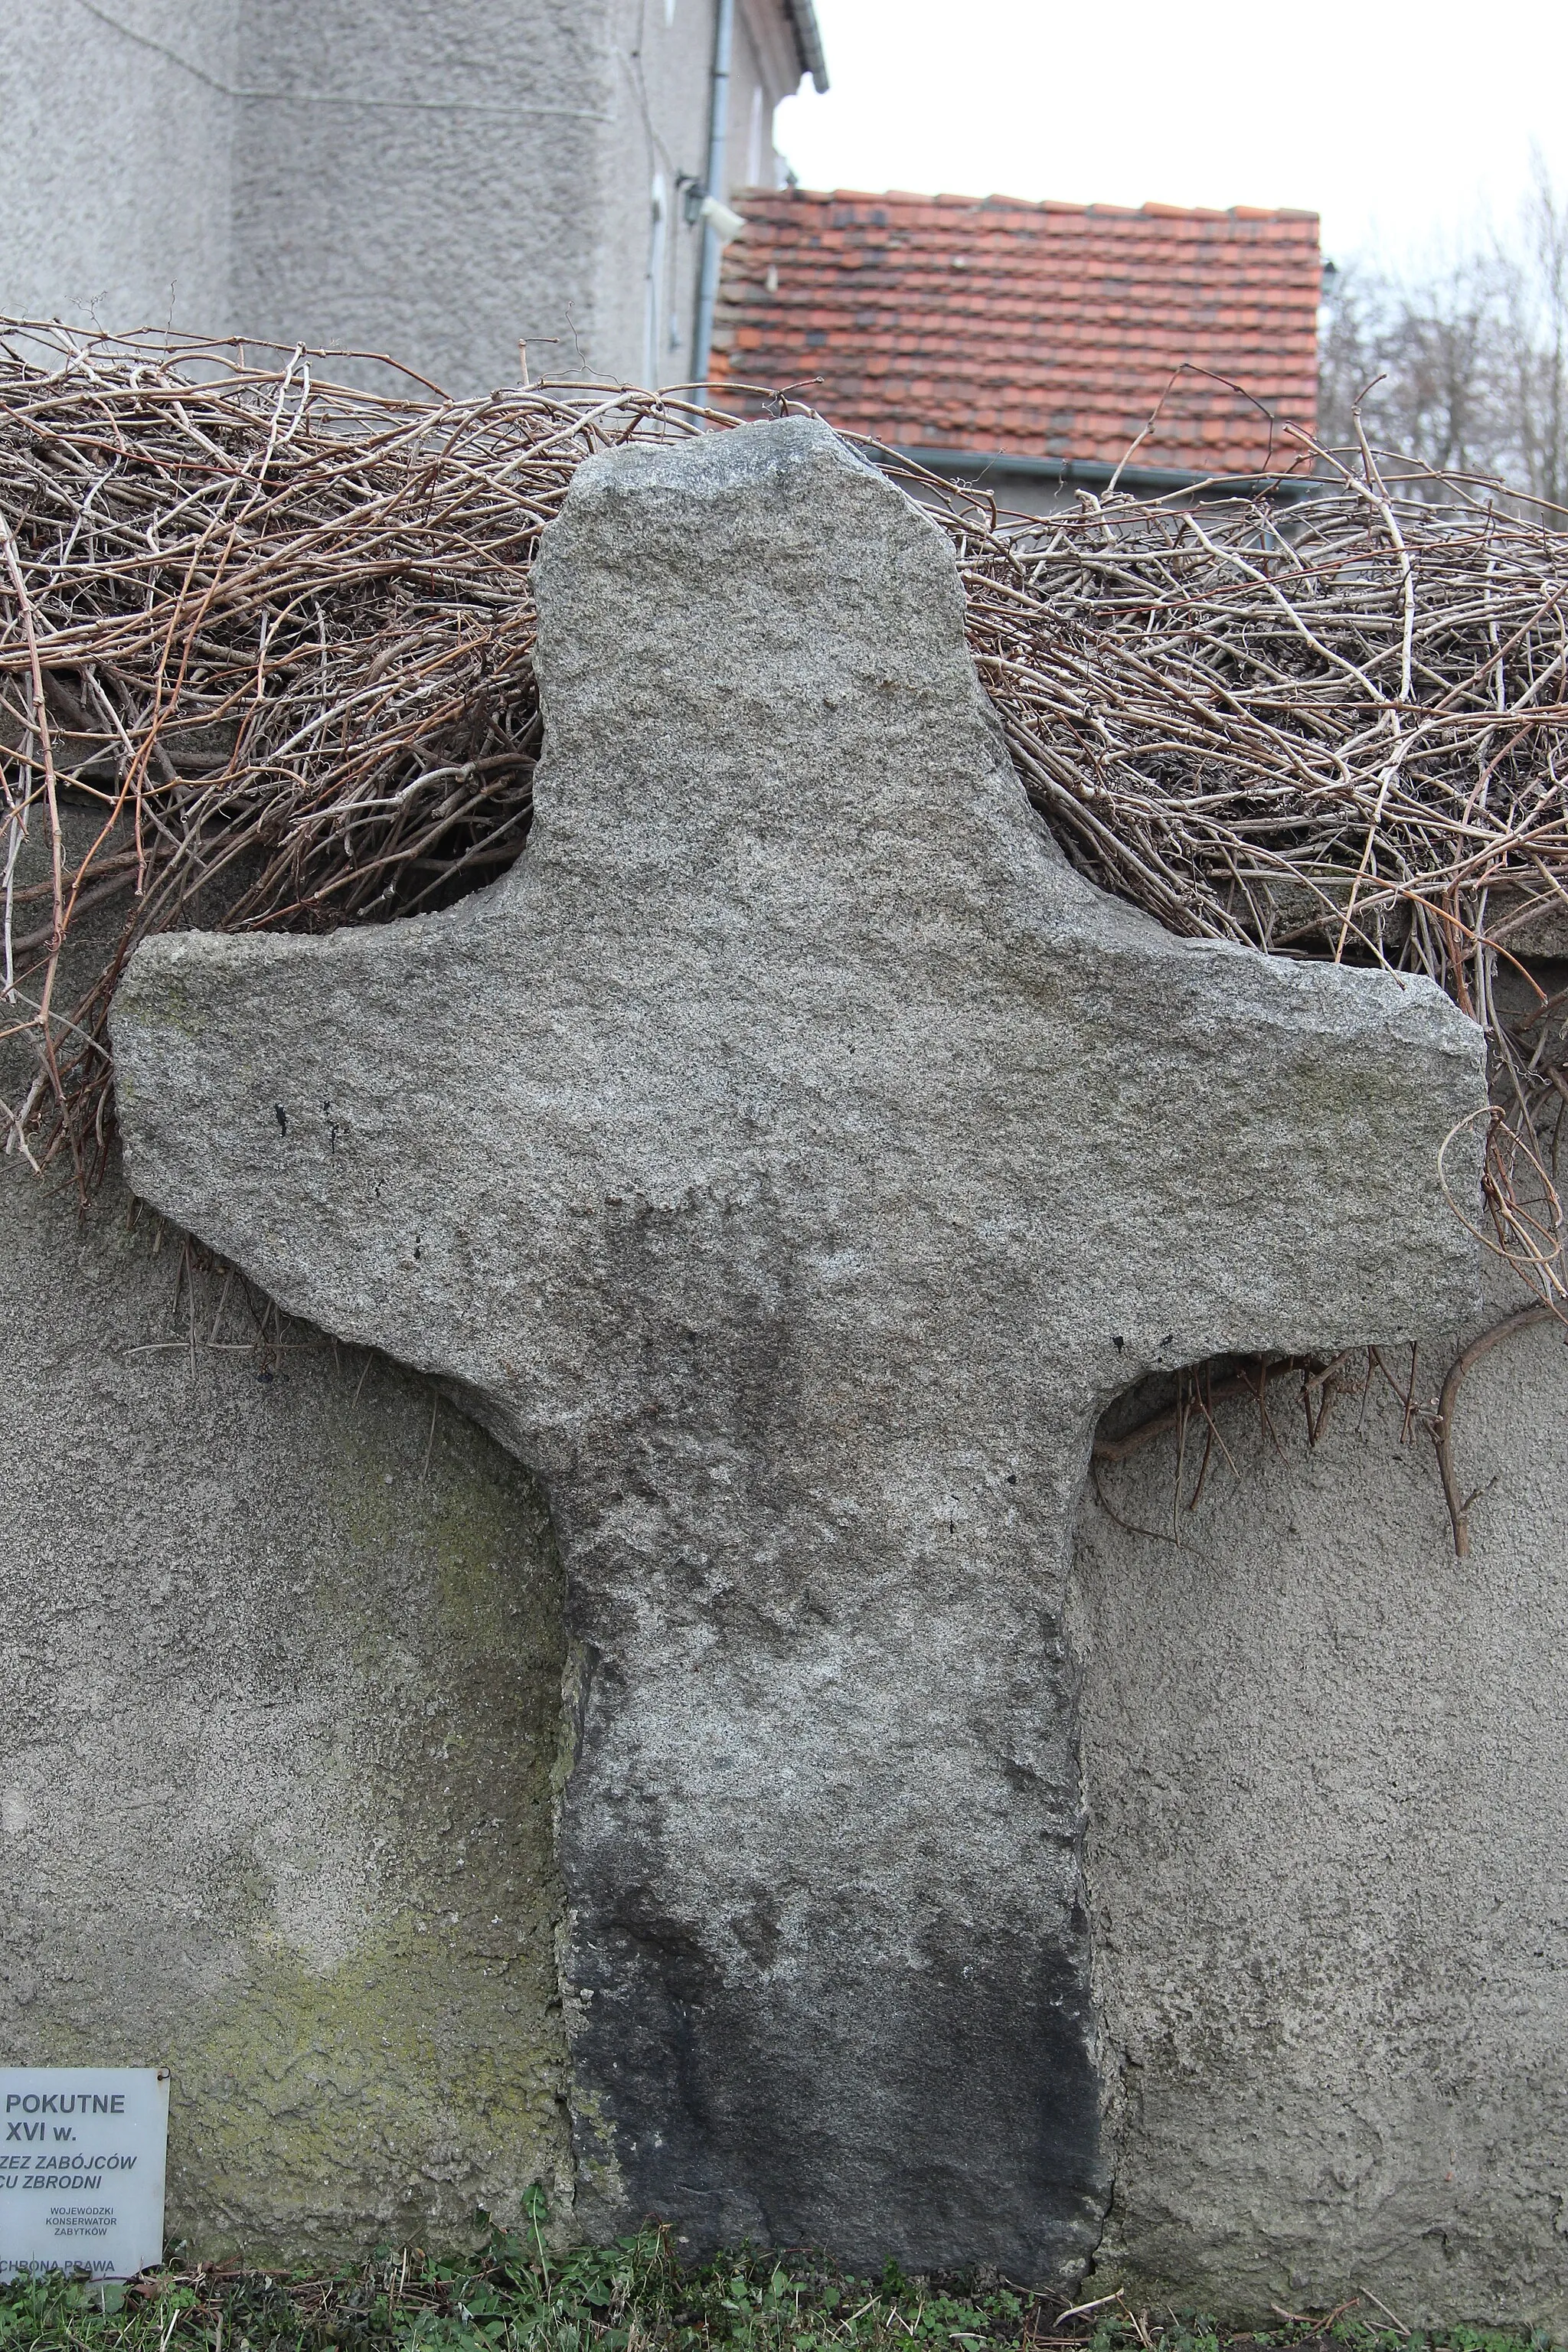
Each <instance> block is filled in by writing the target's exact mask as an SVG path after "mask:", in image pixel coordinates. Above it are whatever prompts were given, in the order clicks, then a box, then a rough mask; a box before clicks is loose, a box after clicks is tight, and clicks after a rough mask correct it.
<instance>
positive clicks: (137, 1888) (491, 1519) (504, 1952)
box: [0, 1161, 568, 2260]
mask: <svg viewBox="0 0 1568 2352" xmlns="http://www.w3.org/2000/svg"><path fill="white" fill-rule="evenodd" d="M181 1268H182V1251H181V1245H180V1243H179V1241H178V1238H177V1237H171V1236H168V1235H164V1236H163V1238H162V1244H161V1246H160V1245H159V1234H158V1229H157V1227H156V1225H155V1223H154V1221H153V1219H152V1218H151V1217H150V1216H148V1214H147V1213H146V1212H144V1211H143V1212H142V1213H140V1215H139V1216H138V1217H136V1218H135V1220H134V1221H132V1204H131V1203H130V1202H129V1200H128V1198H127V1196H126V1195H125V1194H124V1193H123V1192H121V1190H120V1188H119V1187H118V1185H111V1186H110V1188H109V1190H108V1191H107V1192H106V1193H105V1195H104V1196H103V1197H102V1198H101V1199H100V1202H99V1203H98V1204H97V1206H96V1208H95V1210H94V1212H93V1213H92V1215H91V1217H90V1218H89V1221H88V1222H87V1223H85V1224H80V1223H79V1222H78V1219H77V1216H76V1213H75V1209H74V1206H73V1205H72V1203H71V1202H70V1201H69V1200H68V1199H65V1198H61V1197H59V1196H58V1193H57V1194H53V1195H51V1194H48V1193H46V1192H44V1191H43V1190H41V1189H40V1188H39V1187H38V1186H37V1184H36V1183H35V1181H34V1180H33V1179H32V1178H31V1177H30V1176H28V1175H27V1173H26V1171H25V1170H24V1171H20V1172H17V1170H16V1162H15V1161H11V1162H8V1163H6V1165H5V1174H4V1177H3V1179H0V1575H3V1579H4V1593H5V1640H4V1643H3V1644H0V1723H3V1724H4V1726H5V1737H4V1741H3V1743H0V1918H3V1919H4V1929H3V1932H0V2051H3V2053H4V2054H5V2057H6V2058H7V2059H8V2060H9V2061H12V2062H16V2063H85V2062H88V2061H92V2062H97V2063H111V2062H116V2061H121V2062H124V2063H164V2064H167V2065H168V2066H169V2067H170V2068H171V2070H172V2073H173V2086H172V2107H171V2150H170V2153H171V2172H170V2210H169V2231H170V2237H171V2240H172V2241H173V2240H178V2239H182V2238H183V2239H184V2240H186V2241H187V2242H189V2243H191V2244H192V2245H194V2246H195V2248H197V2249H198V2250H199V2251H200V2252H203V2253H204V2254H216V2253H218V2252H226V2251H229V2250H235V2249H243V2250H245V2251H247V2252H249V2253H251V2254H253V2255H258V2256H267V2257H288V2258H290V2259H294V2260H315V2259H321V2258H327V2257H330V2256H331V2255H333V2254H336V2253H338V2252H356V2251H357V2252H363V2251H365V2250H366V2249H368V2248H369V2246H371V2245H372V2244H374V2243H375V2242H384V2241H390V2242H399V2241H402V2240H405V2239H408V2238H410V2237H414V2238H417V2239H419V2240H420V2241H421V2242H431V2241H436V2242H441V2241H454V2240H460V2239H463V2238H465V2237H467V2236H468V2235H470V2234H471V2233H472V2231H473V2228H474V2216H475V2213H476V2211H477V2210H478V2209H480V2208H483V2209H484V2210H486V2211H488V2212H489V2213H491V2214H493V2215H495V2216H496V2217H498V2218H499V2219H500V2220H502V2221H507V2220H511V2219H515V2218H516V2217H517V2215H518V2212H519V2203H520V2199H521V2193H522V2191H523V2190H524V2189H526V2187H527V2185H528V2183H529V2182H530V2181H531V2180H533V2179H540V2180H542V2181H543V2183H544V2184H545V2186H546V2188H547V2189H548V2190H549V2191H550V2193H551V2195H552V2201H553V2202H554V2203H555V2204H556V2206H557V2209H558V2210H559V2209H560V2208H561V2206H562V2204H563V2200H564V2197H565V2194H566V2184H567V2180H568V2172H567V2168H566V2157H565V2139H564V2133H563V2121H562V2116H563V2109H562V2105H561V2095H562V2067H563V2048H562V2039H561V2032H560V2022H559V2015H558V2010H557V2005H556V1997H555V1983H554V1964H553V1945H552V1934H553V1925H554V1919H555V1915H556V1909H557V1896H556V1886H555V1878H554V1873H553V1867H552V1858H551V1847H550V1803H551V1791H550V1771H551V1767H552V1761H553V1745H554V1740H555V1726H556V1721H557V1716H558V1691H559V1680H560V1669H561V1654H562V1642H561V1629H560V1597H559V1591H558V1577H557V1570H556V1566H555V1560H554V1554H553V1549H552V1541H551V1537H550V1531H549V1527H548V1522H547V1519H546V1517H545V1514H544V1511H543V1507H542V1502H541V1499H540V1496H539V1495H538V1492H537V1490H536V1489H535V1488H533V1487H532V1486H531V1485H530V1484H529V1482H528V1481H527V1480H526V1478H524V1476H523V1475H521V1473H520V1472H519V1470H518V1469H517V1467H516V1466H515V1465H513V1464H512V1463H511V1462H510V1460H509V1458H508V1457H506V1456H505V1455H503V1454H500V1453H499V1452H498V1451H497V1450H496V1448H495V1447H493V1446H492V1445H491V1444H490V1443H489V1440H488V1439H487V1438H485V1437H483V1436H482V1435H480V1433H479V1432H478V1431H477V1430H476V1429H475V1428H474V1427H473V1426H472V1425H471V1423H468V1422H467V1421H465V1420H463V1419H461V1418H459V1417H458V1415H457V1414H455V1413H454V1412H452V1411H451V1410H450V1409H449V1408H448V1407H447V1406H445V1405H438V1406H435V1407H434V1410H433V1398H432V1392H431V1391H430V1390H429V1389H428V1388H426V1386H425V1385H424V1384H423V1383H421V1382H420V1381H416V1380H414V1379H412V1378H410V1377H407V1376H405V1375H404V1374H402V1373H400V1372H397V1371H395V1370H393V1369H392V1368H391V1367H390V1366H387V1365H385V1364H384V1363H382V1362H381V1361H380V1360H367V1359H366V1358H365V1357H364V1356H363V1354H360V1353H358V1352H355V1351H347V1350H345V1351H343V1353H342V1357H341V1359H340V1358H339V1357H337V1356H335V1355H334V1353H333V1352H332V1351H331V1349H330V1348H327V1347H325V1346H323V1345H322V1344H321V1343H320V1342H319V1341H315V1340H314V1337H313V1335H311V1334H310V1333H308V1332H301V1331H295V1332H293V1333H291V1334H289V1335H287V1336H289V1338H290V1339H291V1340H292V1341H294V1342H296V1343H298V1344H296V1345H293V1346H291V1347H290V1348H289V1349H287V1350H286V1351H284V1352H282V1353H280V1354H278V1355H275V1356H273V1357H271V1358H268V1357H267V1356H266V1355H262V1356H260V1357H256V1356H253V1355H251V1354H249V1353H247V1352H246V1351H244V1350H243V1349H237V1350H236V1351H235V1352H224V1351H223V1349H222V1345H221V1343H223V1342H225V1341H239V1340H242V1339H245V1338H246V1336H247V1331H248V1330H250V1329H252V1328H253V1326H252V1325H251V1320H250V1317H249V1314H248V1310H247V1308H246V1307H245V1306H244V1304H243V1301H242V1299H241V1297H238V1296H237V1291H236V1288H235V1287H234V1286H231V1287H230V1290H229V1294H228V1297H227V1298H226V1299H224V1298H223V1297H222V1288H223V1286H222V1284H221V1282H220V1281H216V1280H215V1279H214V1278H211V1277H208V1276H202V1275H200V1274H198V1275H197V1276H196V1279H195V1286H194V1288H193V1286H192V1285H191V1284H190V1282H189V1281H188V1280H187V1279H185V1278H184V1276H182V1272H181ZM172 1302H175V1304H174V1305H173V1306H172ZM220 1303H221V1304H222V1306H223V1308H224V1319H223V1322H222V1325H221V1326H220V1328H219V1331H218V1339H219V1342H220V1347H219V1349H217V1350H216V1351H215V1350H214V1349H211V1348H209V1347H207V1346H206V1345H205V1344H198V1345H197V1347H196V1348H195V1351H194V1353H193V1351H192V1350H191V1349H189V1348H188V1346H185V1345H179V1344H176V1345H174V1346H172V1347H171V1346H170V1345H168V1342H169V1341H170V1339H172V1338H176V1337H178V1336H181V1335H184V1334H186V1333H187V1332H188V1331H189V1329H190V1328H191V1323H192V1315H193V1309H194V1318H195V1333H196V1336H197V1339H198V1343H201V1342H205V1340H206V1339H209V1338H210V1337H211V1334H212V1331H213V1326H214V1323H215V1320H216V1318H217V1314H218V1308H219V1306H220Z"/></svg>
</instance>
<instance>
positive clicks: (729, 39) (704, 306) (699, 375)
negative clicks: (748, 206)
mask: <svg viewBox="0 0 1568 2352" xmlns="http://www.w3.org/2000/svg"><path fill="white" fill-rule="evenodd" d="M734 38H735V0H719V11H718V15H717V16H715V18H714V21H713V96H712V101H711V104H712V111H711V113H710V116H709V119H708V194H710V196H716V197H718V199H719V200H720V202H721V203H722V202H723V195H724V147H725V142H726V140H727V138H728V136H729V129H730V51H731V47H733V44H734ZM722 250H723V247H722V245H721V242H720V237H719V232H718V230H717V228H716V227H715V226H714V225H713V223H712V222H711V221H710V220H705V221H704V222H703V224H702V267H701V270H700V274H699V277H698V280H697V331H696V335H695V337H694V339H693V342H692V351H691V375H692V381H693V383H695V385H696V397H697V399H698V400H699V401H700V403H702V404H704V405H705V404H706V403H707V399H708V371H709V369H710V366H711V364H712V360H713V310H714V306H715V304H716V303H717V301H718V299H719V257H720V254H721V252H722Z"/></svg>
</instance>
